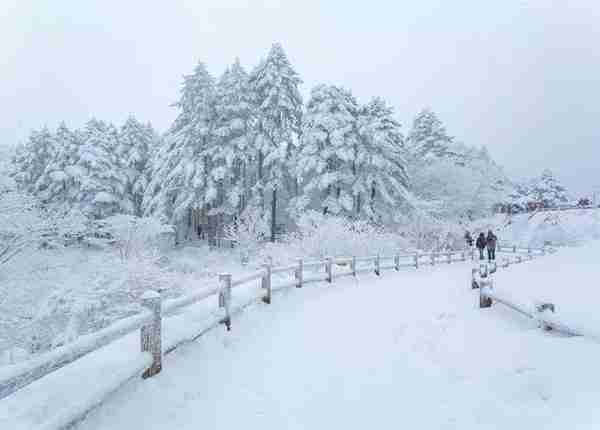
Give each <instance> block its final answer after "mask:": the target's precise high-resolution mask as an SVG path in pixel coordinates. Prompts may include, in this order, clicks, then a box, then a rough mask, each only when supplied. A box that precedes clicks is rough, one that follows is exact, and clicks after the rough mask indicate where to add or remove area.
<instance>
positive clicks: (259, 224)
mask: <svg viewBox="0 0 600 430" xmlns="http://www.w3.org/2000/svg"><path fill="white" fill-rule="evenodd" d="M268 234H269V223H268V221H267V220H266V219H265V217H264V216H261V214H260V213H259V211H258V210H257V209H255V208H253V207H249V208H248V209H246V211H244V213H243V214H242V215H241V216H240V217H239V219H238V220H237V222H234V223H231V224H229V225H227V226H225V229H224V236H225V239H228V240H231V241H233V242H235V246H236V247H237V249H238V250H239V253H240V261H241V263H242V264H247V262H248V259H249V258H250V255H251V254H253V253H254V252H256V251H257V249H258V246H259V244H260V243H261V242H262V241H264V238H265V237H266V236H267V235H268Z"/></svg>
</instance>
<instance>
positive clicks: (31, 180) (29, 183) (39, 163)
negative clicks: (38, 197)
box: [15, 127, 55, 194]
mask: <svg viewBox="0 0 600 430" xmlns="http://www.w3.org/2000/svg"><path fill="white" fill-rule="evenodd" d="M54 146H55V140H54V136H53V135H52V133H51V132H50V131H49V130H48V128H47V127H43V128H42V129H41V130H39V131H36V130H34V131H32V132H31V134H30V135H29V138H28V140H27V142H26V143H25V145H24V146H23V148H22V149H21V150H19V151H18V153H17V156H16V158H15V169H16V175H15V180H16V181H17V183H18V184H19V186H20V187H21V188H22V189H24V190H26V191H28V192H30V193H32V194H37V192H38V186H40V185H41V184H38V181H39V179H40V178H41V177H42V175H43V174H44V171H45V170H46V166H47V165H48V163H50V161H51V158H52V154H53V152H54Z"/></svg>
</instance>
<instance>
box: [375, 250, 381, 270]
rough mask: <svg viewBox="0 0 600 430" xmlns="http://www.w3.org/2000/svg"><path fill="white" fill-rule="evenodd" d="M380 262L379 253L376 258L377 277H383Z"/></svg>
mask: <svg viewBox="0 0 600 430" xmlns="http://www.w3.org/2000/svg"><path fill="white" fill-rule="evenodd" d="M380 267H381V265H380V260H379V253H378V254H377V255H376V256H375V274H376V275H377V276H379V275H381V270H380Z"/></svg>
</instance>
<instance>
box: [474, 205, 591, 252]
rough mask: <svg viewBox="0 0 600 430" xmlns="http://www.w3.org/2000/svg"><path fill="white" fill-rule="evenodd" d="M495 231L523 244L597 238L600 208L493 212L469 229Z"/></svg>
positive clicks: (505, 239) (570, 242) (503, 238)
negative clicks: (507, 213) (511, 214)
mask: <svg viewBox="0 0 600 430" xmlns="http://www.w3.org/2000/svg"><path fill="white" fill-rule="evenodd" d="M490 228H491V229H493V230H495V231H496V232H497V236H498V237H499V238H500V241H501V242H503V243H507V244H519V245H523V246H542V245H543V244H544V243H545V242H551V243H552V244H554V245H574V244H578V243H581V242H582V241H587V240H590V239H600V209H570V210H563V211H551V212H534V213H528V214H518V215H513V216H512V217H511V218H508V217H507V216H506V215H496V216H494V217H492V218H489V219H484V220H480V221H477V222H475V223H474V224H473V226H472V231H474V232H476V233H477V232H479V231H487V230H488V229H490Z"/></svg>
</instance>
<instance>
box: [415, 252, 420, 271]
mask: <svg viewBox="0 0 600 430" xmlns="http://www.w3.org/2000/svg"><path fill="white" fill-rule="evenodd" d="M418 268H419V253H418V252H415V269H418Z"/></svg>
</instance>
